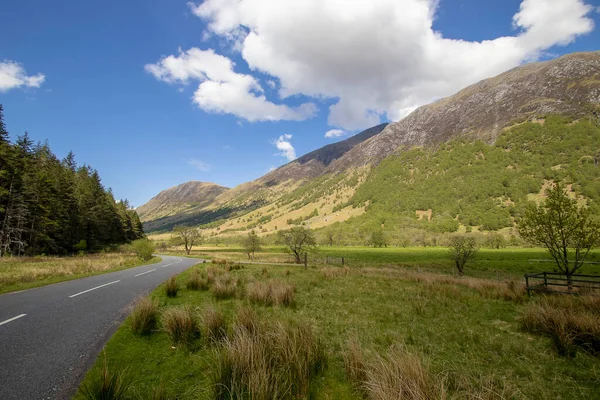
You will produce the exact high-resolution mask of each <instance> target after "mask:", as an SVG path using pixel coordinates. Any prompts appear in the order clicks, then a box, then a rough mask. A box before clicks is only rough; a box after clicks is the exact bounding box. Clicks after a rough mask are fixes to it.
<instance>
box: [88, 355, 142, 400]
mask: <svg viewBox="0 0 600 400" xmlns="http://www.w3.org/2000/svg"><path fill="white" fill-rule="evenodd" d="M130 385H131V381H130V380H129V377H128V376H127V373H126V372H125V371H122V370H121V371H119V370H117V371H113V370H109V369H108V362H107V361H106V355H104V357H103V361H102V367H101V368H100V371H99V372H98V373H97V374H96V375H95V376H94V377H92V378H91V379H88V380H87V381H86V382H85V384H84V385H83V386H82V387H81V394H82V395H83V397H84V398H85V399H88V400H120V399H125V398H127V397H126V393H127V390H128V389H129V387H130Z"/></svg>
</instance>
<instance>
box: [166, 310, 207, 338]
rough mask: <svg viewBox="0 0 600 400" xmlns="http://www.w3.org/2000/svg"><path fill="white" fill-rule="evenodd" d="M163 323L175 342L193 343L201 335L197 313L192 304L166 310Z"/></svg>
mask: <svg viewBox="0 0 600 400" xmlns="http://www.w3.org/2000/svg"><path fill="white" fill-rule="evenodd" d="M162 325H163V329H164V330H165V331H166V332H167V334H168V335H169V337H170V338H171V340H172V341H173V343H185V344H191V343H192V342H193V341H194V339H196V338H197V337H198V336H199V335H200V329H199V328H198V321H197V319H196V315H195V314H194V311H193V310H192V308H191V307H190V306H177V307H171V308H168V309H167V310H165V311H164V312H163V315H162Z"/></svg>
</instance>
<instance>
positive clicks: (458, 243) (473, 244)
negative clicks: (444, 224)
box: [448, 235, 478, 276]
mask: <svg viewBox="0 0 600 400" xmlns="http://www.w3.org/2000/svg"><path fill="white" fill-rule="evenodd" d="M449 242H450V246H449V250H448V256H449V257H450V258H451V259H452V260H453V261H454V265H455V266H456V269H457V270H458V274H459V275H461V276H462V275H463V274H464V271H465V265H466V264H467V262H469V260H472V259H473V258H475V255H476V254H477V251H478V248H477V241H476V240H475V237H473V236H469V235H452V236H450V240H449Z"/></svg>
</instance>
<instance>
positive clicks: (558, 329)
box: [519, 295, 600, 357]
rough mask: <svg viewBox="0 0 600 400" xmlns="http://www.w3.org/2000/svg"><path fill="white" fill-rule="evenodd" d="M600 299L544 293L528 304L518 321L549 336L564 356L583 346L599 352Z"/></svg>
mask: <svg viewBox="0 0 600 400" xmlns="http://www.w3.org/2000/svg"><path fill="white" fill-rule="evenodd" d="M599 305H600V300H599V299H598V298H595V297H575V296H567V295H561V296H542V297H541V298H539V299H536V300H535V301H534V302H532V303H531V304H528V305H527V306H526V307H525V309H524V311H523V314H522V315H521V317H520V318H519V322H520V324H521V327H522V328H523V329H524V330H526V331H528V332H532V333H538V334H541V335H545V336H548V337H550V338H551V339H552V343H553V345H554V348H555V349H556V351H557V352H558V354H560V355H561V356H564V357H574V356H575V355H576V353H577V349H579V348H581V349H583V350H585V351H587V352H589V353H592V354H596V355H598V354H600V308H599V307H598V306H599Z"/></svg>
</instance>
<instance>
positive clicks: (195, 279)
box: [185, 269, 209, 290]
mask: <svg viewBox="0 0 600 400" xmlns="http://www.w3.org/2000/svg"><path fill="white" fill-rule="evenodd" d="M185 286H186V287H187V288H188V290H208V288H209V283H208V278H207V277H205V276H203V275H200V271H198V270H197V269H194V270H193V271H192V273H191V274H190V276H189V278H188V280H187V282H186V284H185Z"/></svg>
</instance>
